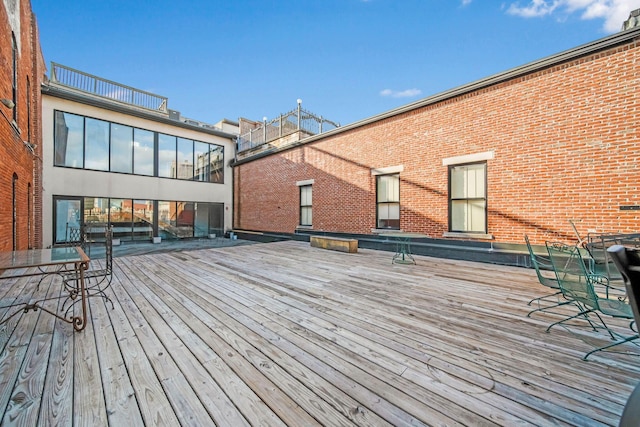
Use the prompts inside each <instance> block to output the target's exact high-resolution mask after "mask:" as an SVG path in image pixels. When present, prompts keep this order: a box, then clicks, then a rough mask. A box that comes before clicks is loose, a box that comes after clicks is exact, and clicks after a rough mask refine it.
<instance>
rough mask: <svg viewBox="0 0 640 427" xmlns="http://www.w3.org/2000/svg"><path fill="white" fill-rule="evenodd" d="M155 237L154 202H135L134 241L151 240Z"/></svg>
mask: <svg viewBox="0 0 640 427" xmlns="http://www.w3.org/2000/svg"><path fill="white" fill-rule="evenodd" d="M151 237H153V201H151V200H134V201H133V239H134V240H149V239H151Z"/></svg>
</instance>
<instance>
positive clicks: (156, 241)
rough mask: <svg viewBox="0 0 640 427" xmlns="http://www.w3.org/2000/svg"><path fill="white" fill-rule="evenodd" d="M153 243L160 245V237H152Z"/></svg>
mask: <svg viewBox="0 0 640 427" xmlns="http://www.w3.org/2000/svg"><path fill="white" fill-rule="evenodd" d="M152 240H153V243H160V242H162V237H159V236H158V237H152Z"/></svg>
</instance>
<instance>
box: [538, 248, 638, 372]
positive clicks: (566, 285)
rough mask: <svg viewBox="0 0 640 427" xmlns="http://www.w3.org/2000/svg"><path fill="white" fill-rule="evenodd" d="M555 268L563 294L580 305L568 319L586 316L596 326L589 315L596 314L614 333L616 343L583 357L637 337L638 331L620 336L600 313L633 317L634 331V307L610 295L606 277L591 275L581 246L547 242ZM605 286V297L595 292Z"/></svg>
mask: <svg viewBox="0 0 640 427" xmlns="http://www.w3.org/2000/svg"><path fill="white" fill-rule="evenodd" d="M546 246H547V250H548V252H549V257H550V258H551V263H552V264H553V269H554V271H555V272H556V277H557V279H558V284H559V285H560V289H561V290H562V294H563V296H564V297H565V298H567V299H568V300H573V301H575V302H576V304H577V305H578V306H579V307H581V311H580V313H578V314H577V315H575V316H572V317H570V318H568V319H572V318H576V317H584V318H585V319H587V320H588V321H589V322H590V324H591V326H592V327H594V328H595V325H594V324H593V323H592V322H591V320H590V319H589V316H588V315H589V314H594V315H595V316H596V317H598V320H599V321H600V323H601V324H602V328H604V329H605V330H606V331H607V332H608V333H609V336H611V339H612V340H616V341H615V342H613V343H611V344H608V345H605V346H602V347H598V348H596V349H593V350H591V351H590V352H588V353H587V354H585V355H584V356H583V358H582V359H583V360H587V358H588V357H589V356H590V355H591V354H593V353H595V352H598V351H602V350H605V349H608V348H611V347H614V346H617V345H620V344H623V343H626V342H629V341H633V340H635V339H637V338H638V334H637V333H636V334H634V335H631V336H627V337H622V338H621V339H620V338H617V337H620V335H619V334H616V333H614V332H613V331H612V330H611V329H610V328H609V327H607V325H606V323H605V322H604V320H602V317H601V316H600V313H602V314H604V315H607V316H611V317H616V318H623V319H631V320H632V322H631V325H630V327H631V329H632V330H633V323H634V322H633V311H632V309H631V306H630V305H629V304H627V302H626V301H625V300H623V299H619V298H608V292H609V290H608V286H609V280H608V278H607V277H606V276H603V275H598V274H592V273H591V272H590V271H589V270H588V269H587V267H586V265H585V263H584V260H583V259H582V255H581V254H580V249H579V248H577V247H575V246H568V245H566V244H563V243H549V242H547V243H546ZM600 287H601V288H602V290H603V292H604V293H605V295H606V296H605V297H600V296H599V295H598V293H597V292H596V288H600ZM568 319H564V320H561V321H559V322H555V323H553V324H551V325H550V326H549V327H548V328H547V331H549V330H550V329H551V328H552V327H553V326H555V325H558V324H560V323H563V322H565V321H566V320H568Z"/></svg>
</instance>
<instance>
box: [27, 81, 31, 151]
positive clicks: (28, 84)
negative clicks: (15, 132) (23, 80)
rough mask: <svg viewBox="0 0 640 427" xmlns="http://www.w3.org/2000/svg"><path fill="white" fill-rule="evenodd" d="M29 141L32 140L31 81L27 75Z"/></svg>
mask: <svg viewBox="0 0 640 427" xmlns="http://www.w3.org/2000/svg"><path fill="white" fill-rule="evenodd" d="M27 142H32V141H31V81H29V77H27Z"/></svg>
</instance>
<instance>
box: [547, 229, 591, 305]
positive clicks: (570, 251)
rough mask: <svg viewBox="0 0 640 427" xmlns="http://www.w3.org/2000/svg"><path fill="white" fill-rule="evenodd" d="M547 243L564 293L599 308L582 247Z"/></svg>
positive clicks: (568, 296) (569, 297) (572, 298)
mask: <svg viewBox="0 0 640 427" xmlns="http://www.w3.org/2000/svg"><path fill="white" fill-rule="evenodd" d="M545 244H546V246H547V251H548V252H549V258H551V264H552V265H553V270H554V271H555V273H556V278H557V279H558V285H559V286H560V290H561V291H562V294H563V295H564V296H565V297H566V298H568V299H571V300H575V301H578V302H580V303H582V304H584V305H586V306H587V307H590V308H593V309H596V310H598V309H599V306H598V296H597V295H596V292H595V290H594V288H593V283H592V282H591V278H590V276H589V272H588V270H587V267H586V265H585V264H584V260H583V259H582V255H581V254H580V248H578V247H576V246H569V245H566V244H564V243H559V242H546V243H545Z"/></svg>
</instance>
